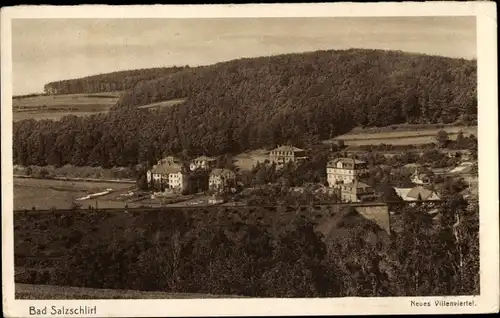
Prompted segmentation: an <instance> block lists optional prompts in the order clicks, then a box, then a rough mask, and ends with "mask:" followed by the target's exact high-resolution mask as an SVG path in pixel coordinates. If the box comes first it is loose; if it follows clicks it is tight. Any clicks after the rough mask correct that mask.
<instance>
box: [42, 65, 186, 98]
mask: <svg viewBox="0 0 500 318" xmlns="http://www.w3.org/2000/svg"><path fill="white" fill-rule="evenodd" d="M186 68H187V66H186V67H175V66H174V67H162V68H148V69H139V70H130V71H119V72H113V73H106V74H99V75H92V76H86V77H83V78H76V79H70V80H63V81H55V82H50V83H48V84H46V85H45V86H44V92H45V93H46V94H83V93H102V92H116V91H125V90H128V89H131V88H133V87H134V86H135V85H136V84H137V83H139V82H141V81H147V80H152V79H155V78H158V77H162V76H167V75H169V74H173V73H176V72H179V71H181V70H184V69H186Z"/></svg>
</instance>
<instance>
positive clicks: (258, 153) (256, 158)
mask: <svg viewBox="0 0 500 318" xmlns="http://www.w3.org/2000/svg"><path fill="white" fill-rule="evenodd" d="M234 159H235V165H236V166H237V167H238V168H239V169H241V170H251V169H252V167H253V166H255V165H256V164H257V163H258V162H260V163H263V162H264V161H265V160H268V159H269V151H266V150H263V149H257V150H253V151H247V152H244V153H241V154H239V155H237V156H235V157H234Z"/></svg>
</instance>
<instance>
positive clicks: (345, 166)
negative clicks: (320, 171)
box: [326, 158, 368, 187]
mask: <svg viewBox="0 0 500 318" xmlns="http://www.w3.org/2000/svg"><path fill="white" fill-rule="evenodd" d="M367 172H368V164H367V163H366V162H365V161H362V160H358V159H354V158H336V159H334V160H331V161H329V162H328V164H327V166H326V175H327V181H328V185H329V186H330V187H336V186H337V185H339V184H343V183H351V182H354V180H357V179H359V177H360V176H361V175H362V174H364V173H367Z"/></svg>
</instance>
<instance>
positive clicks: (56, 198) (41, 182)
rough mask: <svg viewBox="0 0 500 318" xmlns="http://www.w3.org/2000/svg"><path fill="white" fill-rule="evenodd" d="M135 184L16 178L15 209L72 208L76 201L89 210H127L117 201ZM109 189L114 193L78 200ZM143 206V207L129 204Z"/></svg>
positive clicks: (122, 203)
mask: <svg viewBox="0 0 500 318" xmlns="http://www.w3.org/2000/svg"><path fill="white" fill-rule="evenodd" d="M133 186H134V185H133V184H130V183H118V182H85V181H63V180H51V179H26V178H14V210H25V209H28V210H31V209H32V208H33V207H34V208H35V209H37V210H46V209H52V208H57V209H69V208H71V207H72V205H73V203H74V202H78V203H80V204H81V205H82V206H83V207H85V208H87V207H88V206H89V205H90V206H93V207H95V205H96V204H97V205H98V207H100V208H123V207H124V206H125V203H124V202H120V201H116V200H113V199H114V197H116V196H117V195H118V194H119V193H121V192H126V191H128V190H129V189H130V188H131V187H133ZM108 188H111V189H113V190H115V191H114V192H113V193H111V194H108V195H104V196H101V197H98V198H95V199H91V200H82V201H77V200H76V199H78V198H80V197H83V196H85V195H87V194H90V193H95V192H100V191H104V190H106V189H108ZM128 206H130V207H133V206H139V204H128Z"/></svg>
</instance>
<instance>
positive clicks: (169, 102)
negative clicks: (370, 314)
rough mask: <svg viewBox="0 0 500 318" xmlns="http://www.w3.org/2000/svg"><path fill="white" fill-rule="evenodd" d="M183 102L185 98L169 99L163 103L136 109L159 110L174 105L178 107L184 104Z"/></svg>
mask: <svg viewBox="0 0 500 318" xmlns="http://www.w3.org/2000/svg"><path fill="white" fill-rule="evenodd" d="M185 101H186V98H178V99H171V100H166V101H163V102H158V103H151V104H147V105H143V106H139V107H138V108H145V109H159V108H164V107H172V106H175V105H179V104H182V103H184V102H185Z"/></svg>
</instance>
